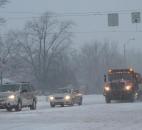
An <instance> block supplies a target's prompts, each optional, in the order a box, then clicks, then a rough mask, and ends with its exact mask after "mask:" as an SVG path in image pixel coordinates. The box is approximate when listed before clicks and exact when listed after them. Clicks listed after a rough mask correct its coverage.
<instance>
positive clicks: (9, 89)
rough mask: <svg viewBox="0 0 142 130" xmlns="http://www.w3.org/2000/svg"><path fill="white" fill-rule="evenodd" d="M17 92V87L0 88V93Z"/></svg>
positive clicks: (3, 86) (6, 86)
mask: <svg viewBox="0 0 142 130" xmlns="http://www.w3.org/2000/svg"><path fill="white" fill-rule="evenodd" d="M18 90H19V86H18V85H1V86H0V92H8V91H10V92H15V91H18Z"/></svg>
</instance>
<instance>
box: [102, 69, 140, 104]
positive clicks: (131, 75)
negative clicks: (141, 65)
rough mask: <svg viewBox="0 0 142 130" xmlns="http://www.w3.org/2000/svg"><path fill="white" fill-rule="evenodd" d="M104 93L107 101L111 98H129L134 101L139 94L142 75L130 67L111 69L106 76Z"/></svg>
mask: <svg viewBox="0 0 142 130" xmlns="http://www.w3.org/2000/svg"><path fill="white" fill-rule="evenodd" d="M104 82H105V83H104V88H103V94H104V96H105V100H106V103H110V102H111V100H128V101H130V102H133V101H134V100H135V98H136V96H137V94H138V93H137V92H138V89H139V87H138V85H139V83H140V82H141V75H140V74H139V73H136V72H135V71H134V70H133V69H132V68H130V69H109V70H108V73H107V76H106V75H105V76H104Z"/></svg>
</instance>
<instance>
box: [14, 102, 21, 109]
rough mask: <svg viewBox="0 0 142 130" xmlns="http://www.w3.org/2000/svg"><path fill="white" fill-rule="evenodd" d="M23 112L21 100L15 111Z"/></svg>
mask: <svg viewBox="0 0 142 130" xmlns="http://www.w3.org/2000/svg"><path fill="white" fill-rule="evenodd" d="M21 110H22V102H21V101H20V100H19V101H18V104H17V106H16V107H15V111H21Z"/></svg>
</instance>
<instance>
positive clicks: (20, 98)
mask: <svg viewBox="0 0 142 130" xmlns="http://www.w3.org/2000/svg"><path fill="white" fill-rule="evenodd" d="M36 104H37V98H36V96H35V90H34V88H33V86H32V85H31V84H30V83H23V82H22V83H15V84H3V85H1V86H0V108H1V109H7V110H8V111H12V110H13V109H15V111H21V110H22V108H23V107H29V108H30V110H35V109H36Z"/></svg>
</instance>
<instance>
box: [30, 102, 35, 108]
mask: <svg viewBox="0 0 142 130" xmlns="http://www.w3.org/2000/svg"><path fill="white" fill-rule="evenodd" d="M30 110H36V100H33V102H32V105H31V106H30Z"/></svg>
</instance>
